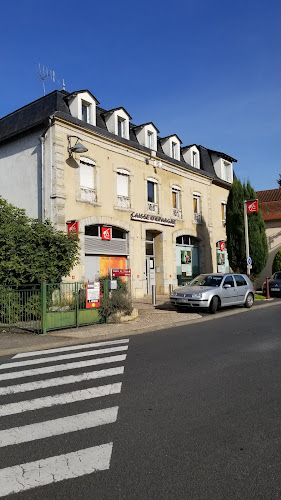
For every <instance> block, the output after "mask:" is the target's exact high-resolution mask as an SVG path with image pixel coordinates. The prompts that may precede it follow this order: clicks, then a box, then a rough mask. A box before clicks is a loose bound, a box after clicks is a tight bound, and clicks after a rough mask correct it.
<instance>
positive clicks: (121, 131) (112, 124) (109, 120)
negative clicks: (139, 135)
mask: <svg viewBox="0 0 281 500" xmlns="http://www.w3.org/2000/svg"><path fill="white" fill-rule="evenodd" d="M103 116H104V119H105V123H106V126H107V129H108V131H109V132H111V133H112V134H115V135H118V136H119V137H123V138H124V139H130V129H129V121H130V120H131V116H130V115H129V114H128V113H127V111H126V110H125V109H124V108H116V109H111V110H110V111H105V112H104V113H103Z"/></svg>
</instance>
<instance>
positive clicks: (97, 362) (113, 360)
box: [0, 354, 127, 382]
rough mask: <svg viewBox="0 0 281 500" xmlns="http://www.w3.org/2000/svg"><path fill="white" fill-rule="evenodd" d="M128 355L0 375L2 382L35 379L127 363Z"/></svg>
mask: <svg viewBox="0 0 281 500" xmlns="http://www.w3.org/2000/svg"><path fill="white" fill-rule="evenodd" d="M126 357H127V355H126V354H120V355H118V356H107V357H105V358H96V359H90V360H87V361H78V362H74V363H64V364H61V365H53V366H43V367H41V368H32V369H31V370H22V371H19V372H9V373H0V382H1V381H3V380H12V379H16V378H23V377H33V376H36V375H43V374H45V373H54V372H62V371H65V370H74V369H75V368H85V367H88V366H96V365H104V364H106V363H117V362H119V361H125V359H126Z"/></svg>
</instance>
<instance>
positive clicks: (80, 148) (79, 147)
mask: <svg viewBox="0 0 281 500" xmlns="http://www.w3.org/2000/svg"><path fill="white" fill-rule="evenodd" d="M71 139H76V142H75V144H74V146H71ZM67 141H68V146H67V151H68V154H69V156H70V157H71V156H72V155H73V153H80V154H81V153H86V152H87V151H88V149H87V148H86V146H84V144H82V141H81V139H80V137H77V135H68V136H67ZM79 141H80V142H79Z"/></svg>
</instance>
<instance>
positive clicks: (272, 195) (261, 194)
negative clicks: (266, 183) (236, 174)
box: [256, 188, 281, 203]
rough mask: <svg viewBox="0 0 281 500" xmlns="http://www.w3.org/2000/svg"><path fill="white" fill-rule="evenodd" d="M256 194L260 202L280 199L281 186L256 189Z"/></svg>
mask: <svg viewBox="0 0 281 500" xmlns="http://www.w3.org/2000/svg"><path fill="white" fill-rule="evenodd" d="M256 194H257V197H258V199H259V201H260V203H267V202H270V201H281V188H280V189H267V190H265V191H257V192H256Z"/></svg>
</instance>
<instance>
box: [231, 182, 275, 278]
mask: <svg viewBox="0 0 281 500" xmlns="http://www.w3.org/2000/svg"><path fill="white" fill-rule="evenodd" d="M256 197H257V196H256V193H255V190H254V189H253V188H252V186H251V184H250V182H247V184H243V185H242V184H241V182H240V181H239V180H235V181H234V182H233V185H232V187H231V190H230V193H229V196H228V200H227V206H226V234H227V251H228V258H229V263H230V265H231V267H232V269H233V270H234V271H236V270H237V269H239V271H240V272H244V273H246V271H247V263H246V248H245V226H244V200H254V199H256ZM248 232H249V247H250V256H251V259H252V266H253V267H252V274H253V275H254V276H258V275H259V274H260V273H261V271H262V270H263V268H264V267H265V265H266V261H267V258H268V246H267V239H266V233H265V224H264V220H263V218H262V215H261V213H260V210H259V211H258V212H256V213H252V214H249V215H248Z"/></svg>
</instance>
